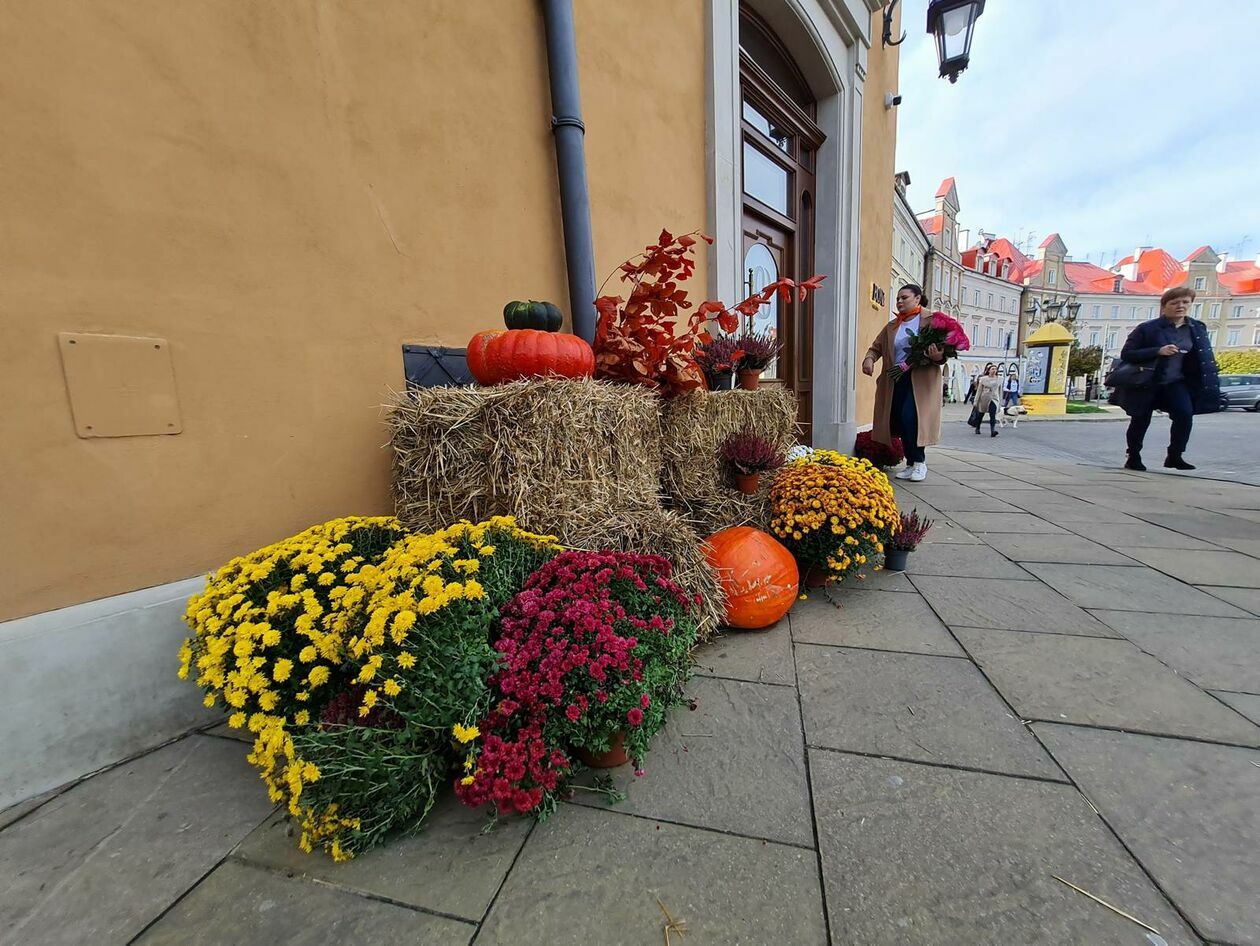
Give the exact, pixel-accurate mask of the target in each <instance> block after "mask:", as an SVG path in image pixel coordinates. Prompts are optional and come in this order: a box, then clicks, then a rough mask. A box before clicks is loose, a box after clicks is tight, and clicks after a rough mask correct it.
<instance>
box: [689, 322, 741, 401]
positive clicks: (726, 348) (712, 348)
mask: <svg viewBox="0 0 1260 946" xmlns="http://www.w3.org/2000/svg"><path fill="white" fill-rule="evenodd" d="M743 357H744V353H743V351H741V350H740V347H739V345H738V344H737V343H736V341H735V338H734V336H731V335H718V336H716V337H714V338H711V339H710V340H709V341H708V342H705V343H704V344H702V345H700V346H699V347H698V348H697V349H696V364H698V365H699V366H700V370H701V371H703V372H704V379H705V381H706V382H707V383H708V386H709V390H710V391H729V390H730V389H731V375H732V374H733V373H734V372H735V370H736V369H737V368H738V367H739V364H740V362H741V361H742V360H743Z"/></svg>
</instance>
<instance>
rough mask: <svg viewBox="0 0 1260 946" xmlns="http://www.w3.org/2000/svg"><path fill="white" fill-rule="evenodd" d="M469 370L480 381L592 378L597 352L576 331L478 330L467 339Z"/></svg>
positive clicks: (500, 381) (489, 382)
mask: <svg viewBox="0 0 1260 946" xmlns="http://www.w3.org/2000/svg"><path fill="white" fill-rule="evenodd" d="M468 370H469V371H470V372H471V373H472V376H473V377H474V378H476V379H477V381H478V382H480V383H481V384H501V383H503V382H505V381H516V380H518V379H520V378H589V377H590V376H591V375H592V374H594V373H595V353H594V352H593V351H591V346H590V345H588V344H587V343H586V341H585V340H583V339H581V338H579V337H578V336H576V335H563V334H561V333H559V332H540V331H538V330H537V329H532V328H522V329H509V330H508V331H506V332H478V333H477V334H476V335H474V336H473V338H472V341H470V342H469V343H468Z"/></svg>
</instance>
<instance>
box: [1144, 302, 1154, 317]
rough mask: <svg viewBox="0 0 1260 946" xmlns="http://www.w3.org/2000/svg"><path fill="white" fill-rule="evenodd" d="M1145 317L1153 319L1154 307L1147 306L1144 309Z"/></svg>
mask: <svg viewBox="0 0 1260 946" xmlns="http://www.w3.org/2000/svg"><path fill="white" fill-rule="evenodd" d="M1146 317H1147V318H1148V319H1153V318H1155V307H1154V306H1153V305H1152V306H1147V308H1146Z"/></svg>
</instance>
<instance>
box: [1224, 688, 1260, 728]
mask: <svg viewBox="0 0 1260 946" xmlns="http://www.w3.org/2000/svg"><path fill="white" fill-rule="evenodd" d="M1212 695H1213V696H1214V697H1216V698H1217V699H1218V700H1221V701H1222V702H1225V703H1228V704H1229V705H1230V706H1232V707H1233V708H1234V709H1236V710H1238V712H1240V713H1242V714H1243V715H1244V716H1246V717H1247V718H1248V719H1249V720H1251V721H1252V722H1253V723H1255V724H1256V725H1258V726H1260V693H1226V692H1224V691H1222V690H1213V691H1212Z"/></svg>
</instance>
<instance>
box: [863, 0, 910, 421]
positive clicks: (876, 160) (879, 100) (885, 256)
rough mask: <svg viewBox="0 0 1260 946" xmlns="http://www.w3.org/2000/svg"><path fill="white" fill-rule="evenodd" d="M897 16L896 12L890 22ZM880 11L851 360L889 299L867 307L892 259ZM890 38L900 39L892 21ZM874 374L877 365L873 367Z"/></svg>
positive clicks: (889, 65)
mask: <svg viewBox="0 0 1260 946" xmlns="http://www.w3.org/2000/svg"><path fill="white" fill-rule="evenodd" d="M900 17H901V10H900V8H898V10H897V15H896V17H895V20H899V19H900ZM882 33H883V12H882V11H877V12H876V13H874V14H873V15H872V16H871V42H872V44H873V45H872V46H871V50H870V54H869V57H868V62H867V71H866V85H865V88H864V93H863V97H862V182H861V187H862V203H861V213H862V216H861V221H860V224H859V234H860V235H859V237H858V328H857V351H856V352H855V353H854V354H855V359H854V360H855V361H856V362H858V363H860V362H861V360H862V355H863V354H864V353H865V351H866V349H867V347H868V346H869V345H870V343H871V342H872V340H874V338H875V335H876V334H877V333H878V332H879V330H880V329H881V328H883V326H884V324H885V323H886V322H887V321H888V319H889V315H890V313H891V311H892V304H893V300H892V297H891V296H890V297H889V298H888V299H887V300H886V301H885V303H884V305H883V306H882V307H881V308H878V309H877V308H874V307H873V306H872V305H871V302H870V298H871V284H872V283H874V284H876V285H878V286H882V287H885V293H887V291H888V290H887V286H888V272H889V266H890V265H891V260H892V245H893V175H894V174H895V173H896V171H895V169H894V167H893V165H894V161H895V157H896V150H897V109H895V108H892V109H886V108H885V107H884V94H885V93H886V92H892V93H893V94H894V95H896V94H897V66H898V57H899V53H898V49H897V47H896V46H890V47H887V48H885V47H884V45H883V43H882V42H880V36H881V35H882ZM893 35H894V36H899V35H900V26H899V25H898V24H897V23H896V22H894V29H893ZM876 370H877V371H878V370H879V366H878V365H877V366H876ZM857 379H858V381H857V417H856V419H857V424H858V426H859V427H865V426H868V425H869V424H870V423H871V412H872V411H873V410H874V407H875V382H874V380H873V379H872V378H868V377H866V375H864V374H862V372H861V370H860V369H859V370H858V372H857Z"/></svg>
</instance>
